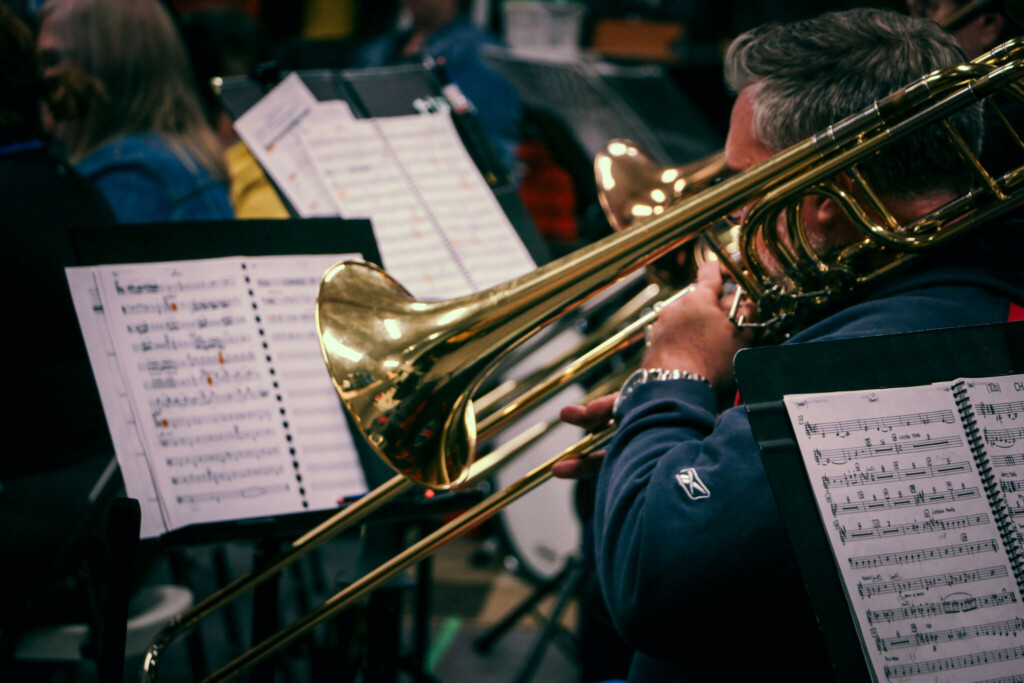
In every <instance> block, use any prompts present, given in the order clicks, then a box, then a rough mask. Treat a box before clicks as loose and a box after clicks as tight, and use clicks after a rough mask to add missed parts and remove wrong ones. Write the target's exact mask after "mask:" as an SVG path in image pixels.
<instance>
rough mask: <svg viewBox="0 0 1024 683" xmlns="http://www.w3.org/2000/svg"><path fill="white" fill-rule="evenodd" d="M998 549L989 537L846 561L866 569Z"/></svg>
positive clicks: (865, 556)
mask: <svg viewBox="0 0 1024 683" xmlns="http://www.w3.org/2000/svg"><path fill="white" fill-rule="evenodd" d="M998 550H999V546H998V545H997V544H996V540H995V539H989V540H986V541H972V542H969V543H958V544H955V545H943V546H936V547H934V548H920V549H917V550H899V551H896V552H891V553H879V554H877V555H861V556H859V557H851V558H849V560H848V561H849V563H850V567H852V568H853V569H868V568H873V567H884V566H887V565H893V564H912V563H915V562H927V561H928V560H939V559H943V558H947V557H959V556H961V555H976V554H979V553H994V552H997V551H998Z"/></svg>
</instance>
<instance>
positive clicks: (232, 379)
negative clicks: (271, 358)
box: [142, 368, 263, 390]
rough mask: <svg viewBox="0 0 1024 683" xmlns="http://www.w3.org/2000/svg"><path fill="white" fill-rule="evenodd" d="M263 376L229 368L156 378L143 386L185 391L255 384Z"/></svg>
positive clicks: (253, 371)
mask: <svg viewBox="0 0 1024 683" xmlns="http://www.w3.org/2000/svg"><path fill="white" fill-rule="evenodd" d="M262 376H263V375H262V373H259V372H256V371H255V370H235V371H233V372H232V371H230V370H228V369H227V368H224V369H222V370H212V371H210V372H202V373H200V374H198V375H187V376H185V377H175V376H170V377H154V378H153V379H151V380H146V381H145V382H143V383H142V386H143V388H144V389H147V390H160V389H179V388H182V389H183V388H189V387H204V386H206V387H210V386H213V385H215V384H239V383H244V382H254V381H256V380H258V379H259V378H260V377H262Z"/></svg>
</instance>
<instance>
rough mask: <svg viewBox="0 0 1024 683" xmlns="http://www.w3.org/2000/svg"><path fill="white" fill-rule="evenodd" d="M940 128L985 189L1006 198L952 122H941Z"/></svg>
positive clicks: (995, 195)
mask: <svg viewBox="0 0 1024 683" xmlns="http://www.w3.org/2000/svg"><path fill="white" fill-rule="evenodd" d="M942 129H943V130H944V131H945V133H946V137H947V138H948V139H949V143H950V144H951V145H953V149H954V150H956V153H957V156H959V157H960V160H961V161H963V162H964V163H965V164H967V165H968V166H969V167H970V168H971V171H973V172H974V175H975V176H976V177H977V178H978V180H980V181H981V183H982V185H984V186H985V189H987V190H988V191H989V192H991V193H992V195H993V196H994V197H996V198H998V199H1006V195H1004V194H1003V191H1002V190H1000V189H999V186H998V185H997V184H996V181H995V180H993V179H992V176H991V175H989V173H988V171H986V170H985V167H984V166H982V165H981V161H979V160H978V157H977V156H975V154H974V152H972V151H971V148H970V147H968V146H967V143H966V142H964V139H963V136H961V135H960V133H959V132H957V129H956V128H954V127H953V124H952V123H950V122H949V119H946V120H945V121H943V122H942Z"/></svg>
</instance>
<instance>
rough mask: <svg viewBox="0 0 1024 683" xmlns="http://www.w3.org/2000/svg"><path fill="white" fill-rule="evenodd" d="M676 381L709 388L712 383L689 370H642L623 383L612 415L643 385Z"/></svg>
mask: <svg viewBox="0 0 1024 683" xmlns="http://www.w3.org/2000/svg"><path fill="white" fill-rule="evenodd" d="M674 379H692V380H696V381H697V382H703V383H704V384H707V385H708V386H709V387H710V386H711V381H710V380H708V378H707V377H705V376H704V375H700V374H698V373H696V372H690V371H689V370H666V369H664V368H640V369H639V370H636V371H635V372H633V374H631V375H630V376H629V377H627V378H626V381H625V382H623V383H622V388H621V389H619V395H618V396H616V397H615V404H614V405H613V406H612V414H613V415H614V414H615V412H616V411H618V409H619V405H621V403H622V401H623V400H624V399H625V398H626V397H627V396H629V395H630V394H632V393H633V390H634V389H636V388H637V387H638V386H640V385H641V384H647V383H648V382H668V381H670V380H674Z"/></svg>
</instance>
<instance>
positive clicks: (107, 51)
mask: <svg viewBox="0 0 1024 683" xmlns="http://www.w3.org/2000/svg"><path fill="white" fill-rule="evenodd" d="M40 17H41V26H40V33H39V51H40V57H41V59H42V61H43V63H44V65H45V66H46V68H47V73H54V72H59V71H60V70H62V69H73V70H78V71H81V72H83V73H84V74H86V75H87V76H88V77H89V79H90V82H87V83H82V84H80V87H79V92H78V93H76V97H75V98H73V99H74V100H75V101H76V106H73V107H68V108H67V109H66V110H65V111H63V112H55V113H54V115H53V121H52V129H53V132H54V134H55V135H56V136H57V137H58V138H59V139H60V140H61V141H62V142H63V143H64V144H65V145H66V146H67V152H68V156H69V158H70V159H71V161H72V162H74V163H75V165H76V167H77V168H78V170H79V172H81V173H82V174H83V175H84V176H85V177H86V178H87V179H88V180H89V181H91V182H92V183H93V185H94V186H95V187H96V188H97V189H99V190H100V192H101V193H103V195H104V196H105V197H106V199H107V201H108V202H109V203H110V205H111V207H112V208H113V209H114V212H115V213H116V214H117V217H118V220H120V221H121V222H132V223H135V222H150V221H169V220H198V219H216V218H231V217H233V213H232V210H231V205H230V203H229V201H228V194H227V185H226V172H225V169H224V161H223V159H222V157H221V151H220V147H219V145H218V143H217V138H216V135H215V134H214V132H213V130H211V129H210V127H209V125H208V124H207V122H206V120H205V118H204V116H203V111H202V107H201V105H200V103H199V98H198V95H197V93H196V90H195V84H194V82H193V80H192V75H191V69H190V66H189V61H188V55H187V53H186V51H185V47H184V44H183V42H182V40H181V37H180V35H179V33H178V30H177V28H176V27H175V25H174V22H173V20H172V19H171V16H170V14H169V13H168V11H167V10H166V9H165V8H164V7H163V5H161V4H160V2H159V1H158V0H50V2H48V3H47V4H46V5H44V6H43V8H42V11H41V13H40Z"/></svg>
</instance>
